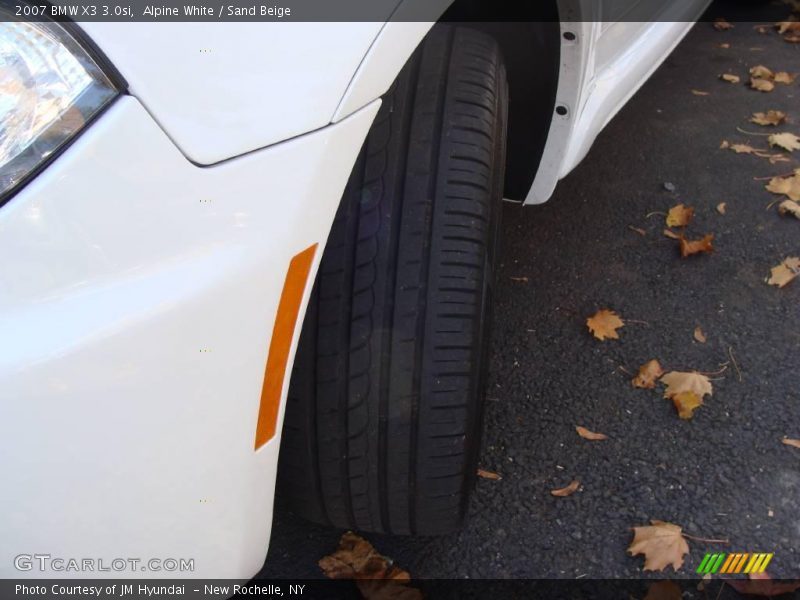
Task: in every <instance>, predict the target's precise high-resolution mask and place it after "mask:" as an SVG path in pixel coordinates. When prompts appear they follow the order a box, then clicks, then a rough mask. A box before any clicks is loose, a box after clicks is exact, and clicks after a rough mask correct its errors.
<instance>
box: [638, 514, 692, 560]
mask: <svg viewBox="0 0 800 600" xmlns="http://www.w3.org/2000/svg"><path fill="white" fill-rule="evenodd" d="M650 523H651V525H646V526H642V527H634V528H633V541H632V542H631V545H630V546H629V547H628V553H629V554H630V555H631V556H636V555H637V554H644V570H645V571H663V570H664V569H666V568H667V566H668V565H672V568H673V569H675V570H676V571H677V570H678V569H680V568H681V566H682V565H683V556H684V554H688V553H689V544H687V543H686V540H685V539H683V535H682V534H681V528H680V527H678V526H677V525H673V524H672V523H665V522H664V521H655V520H653V521H650Z"/></svg>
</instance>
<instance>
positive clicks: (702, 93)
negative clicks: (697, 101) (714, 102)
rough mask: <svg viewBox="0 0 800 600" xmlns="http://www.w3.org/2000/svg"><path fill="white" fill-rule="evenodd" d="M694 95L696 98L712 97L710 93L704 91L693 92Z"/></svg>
mask: <svg viewBox="0 0 800 600" xmlns="http://www.w3.org/2000/svg"><path fill="white" fill-rule="evenodd" d="M692 93H693V94H694V95H695V96H710V95H711V93H710V92H704V91H703V90H692Z"/></svg>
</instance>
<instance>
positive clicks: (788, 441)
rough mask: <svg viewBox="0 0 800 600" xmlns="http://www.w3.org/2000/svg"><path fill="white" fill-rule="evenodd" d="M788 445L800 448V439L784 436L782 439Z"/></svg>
mask: <svg viewBox="0 0 800 600" xmlns="http://www.w3.org/2000/svg"><path fill="white" fill-rule="evenodd" d="M781 441H782V442H783V443H784V444H786V445H787V446H792V447H793V448H800V440H793V439H791V438H783V439H782V440H781Z"/></svg>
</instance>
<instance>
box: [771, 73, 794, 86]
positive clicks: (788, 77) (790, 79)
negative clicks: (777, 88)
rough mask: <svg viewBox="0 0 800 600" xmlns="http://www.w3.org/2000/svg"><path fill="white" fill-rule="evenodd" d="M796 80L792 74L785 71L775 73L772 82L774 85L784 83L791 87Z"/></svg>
mask: <svg viewBox="0 0 800 600" xmlns="http://www.w3.org/2000/svg"><path fill="white" fill-rule="evenodd" d="M796 78H797V75H795V74H794V73H787V72H786V71H778V72H777V73H775V78H774V79H773V81H774V82H775V83H785V84H786V85H791V84H792V83H794V80H795V79H796Z"/></svg>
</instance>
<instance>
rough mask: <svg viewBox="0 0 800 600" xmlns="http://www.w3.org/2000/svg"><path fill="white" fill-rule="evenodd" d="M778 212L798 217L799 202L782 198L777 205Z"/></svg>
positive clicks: (799, 210) (799, 217) (799, 212)
mask: <svg viewBox="0 0 800 600" xmlns="http://www.w3.org/2000/svg"><path fill="white" fill-rule="evenodd" d="M778 212H779V213H781V214H782V215H794V216H795V218H797V219H800V204H798V203H797V202H795V201H794V200H784V201H783V202H781V203H780V204H779V205H778Z"/></svg>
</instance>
